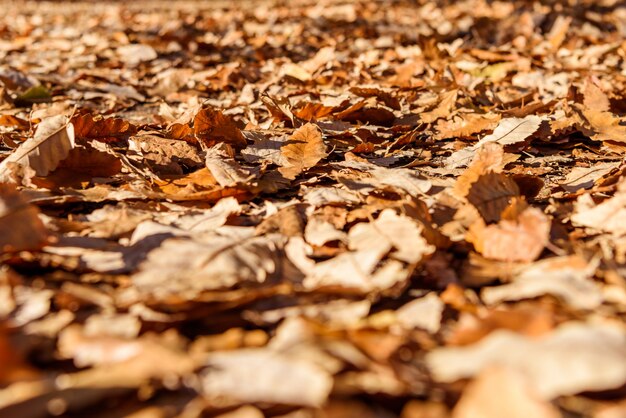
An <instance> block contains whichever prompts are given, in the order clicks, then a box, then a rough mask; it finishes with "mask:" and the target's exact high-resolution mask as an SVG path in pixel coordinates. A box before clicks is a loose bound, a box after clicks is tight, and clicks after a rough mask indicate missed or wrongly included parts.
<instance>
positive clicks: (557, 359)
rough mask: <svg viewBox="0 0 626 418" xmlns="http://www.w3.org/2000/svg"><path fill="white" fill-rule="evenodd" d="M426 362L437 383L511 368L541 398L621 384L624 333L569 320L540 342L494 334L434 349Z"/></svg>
mask: <svg viewBox="0 0 626 418" xmlns="http://www.w3.org/2000/svg"><path fill="white" fill-rule="evenodd" d="M426 364H427V365H428V368H429V369H430V371H431V373H432V375H433V378H434V379H435V380H436V381H438V382H454V381H456V380H459V379H465V378H470V377H473V376H476V375H478V374H479V373H481V372H482V371H483V370H486V369H487V368H488V367H491V366H496V365H497V366H504V367H508V368H511V369H513V370H516V371H517V372H519V373H520V374H521V375H523V376H524V377H525V378H526V379H528V383H529V384H530V386H531V387H533V388H535V390H536V392H537V394H538V395H539V396H540V397H541V398H542V399H546V400H550V399H553V398H556V397H557V396H561V395H573V394H577V393H580V392H584V391H601V390H608V389H614V388H618V387H620V386H622V385H623V384H624V383H626V331H625V330H624V329H623V327H621V326H619V325H613V324H611V325H609V324H603V323H594V324H586V323H581V322H570V323H566V324H564V325H561V326H560V327H559V328H557V329H556V330H555V331H554V332H552V333H550V334H546V335H544V336H542V337H540V338H534V339H531V338H528V337H524V336H522V335H520V334H518V333H515V332H512V331H508V330H506V331H505V330H499V331H495V332H492V333H491V334H489V335H488V336H487V337H485V338H483V339H482V340H480V341H479V342H478V343H476V344H473V345H469V346H464V347H444V348H437V349H435V350H433V351H431V352H430V353H428V354H427V355H426Z"/></svg>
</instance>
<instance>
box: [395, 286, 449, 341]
mask: <svg viewBox="0 0 626 418" xmlns="http://www.w3.org/2000/svg"><path fill="white" fill-rule="evenodd" d="M444 308H445V305H444V303H443V301H442V300H441V298H440V297H439V296H438V295H437V294H436V293H435V292H431V293H429V294H428V295H426V296H424V297H421V298H419V299H415V300H413V301H411V302H409V303H407V304H406V305H403V306H401V307H400V308H399V309H398V310H396V318H397V320H398V323H400V325H402V326H403V327H406V328H409V329H411V328H421V329H424V330H426V331H428V332H430V333H431V334H435V333H436V332H438V331H439V328H441V318H442V315H443V310H444Z"/></svg>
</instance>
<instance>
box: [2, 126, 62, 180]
mask: <svg viewBox="0 0 626 418" xmlns="http://www.w3.org/2000/svg"><path fill="white" fill-rule="evenodd" d="M72 148H74V126H73V125H72V124H71V123H69V122H68V119H67V117H66V116H62V115H59V116H53V117H51V118H48V119H45V120H43V121H41V122H40V123H39V125H37V130H36V131H35V135H34V136H33V137H32V138H29V139H27V140H26V141H25V142H24V143H22V144H21V145H20V146H19V148H18V149H16V150H15V151H14V152H13V153H12V154H11V155H9V157H7V158H6V159H4V160H3V161H2V162H1V163H0V179H2V178H3V177H6V176H7V175H8V174H9V164H10V163H15V164H18V165H21V166H25V167H29V168H32V169H33V170H35V173H36V174H37V175H38V176H45V175H47V174H48V173H49V172H51V171H54V169H56V168H57V166H58V165H59V162H60V161H61V160H63V159H65V158H66V157H67V155H68V153H69V152H70V150H71V149H72Z"/></svg>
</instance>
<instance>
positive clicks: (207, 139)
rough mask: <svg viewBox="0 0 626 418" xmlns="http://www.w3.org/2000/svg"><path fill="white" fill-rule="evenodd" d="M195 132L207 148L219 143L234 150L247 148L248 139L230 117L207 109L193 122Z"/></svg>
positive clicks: (199, 113)
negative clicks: (227, 145) (223, 143)
mask: <svg viewBox="0 0 626 418" xmlns="http://www.w3.org/2000/svg"><path fill="white" fill-rule="evenodd" d="M193 132H194V135H195V136H196V138H197V139H198V140H199V141H200V142H201V143H202V144H203V145H204V146H205V147H212V146H213V145H215V144H217V143H218V142H225V143H227V144H229V145H231V146H232V147H233V148H245V146H246V145H247V142H246V138H245V137H244V136H243V134H242V133H241V130H239V128H238V127H237V124H235V121H233V119H232V118H231V117H230V116H227V115H225V114H224V113H223V112H221V111H219V110H216V109H213V108H210V107H207V108H204V109H202V110H201V111H200V112H198V114H197V115H196V117H195V118H194V120H193Z"/></svg>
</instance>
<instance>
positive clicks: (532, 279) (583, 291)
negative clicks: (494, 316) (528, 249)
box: [481, 255, 603, 309]
mask: <svg viewBox="0 0 626 418" xmlns="http://www.w3.org/2000/svg"><path fill="white" fill-rule="evenodd" d="M596 267H597V263H587V262H586V261H585V260H584V259H582V258H581V257H579V256H575V255H572V256H563V257H554V258H548V259H546V260H540V261H537V262H536V263H534V264H532V265H530V266H528V267H526V268H524V269H523V270H522V271H520V272H519V273H518V274H516V276H515V278H514V279H513V281H512V283H509V284H505V285H501V286H493V287H487V288H484V289H483V291H482V292H481V296H482V299H483V301H485V303H487V304H489V305H493V304H496V303H500V302H504V301H514V300H522V299H530V298H535V297H538V296H542V295H547V294H549V295H553V296H555V297H557V298H558V299H560V300H562V301H563V302H564V303H565V304H567V305H569V306H571V307H572V308H575V309H595V308H597V307H598V306H600V305H601V304H602V301H603V297H602V291H601V289H600V287H599V286H598V285H597V284H596V282H595V281H594V280H593V278H592V276H593V274H594V272H595V270H596Z"/></svg>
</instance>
